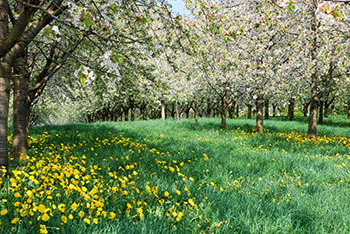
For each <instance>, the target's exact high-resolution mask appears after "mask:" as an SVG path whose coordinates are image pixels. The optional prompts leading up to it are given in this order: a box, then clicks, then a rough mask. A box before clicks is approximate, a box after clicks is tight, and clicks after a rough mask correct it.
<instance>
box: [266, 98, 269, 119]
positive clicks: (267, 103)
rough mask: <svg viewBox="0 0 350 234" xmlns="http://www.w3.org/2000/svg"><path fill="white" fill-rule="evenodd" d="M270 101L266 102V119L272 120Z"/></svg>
mask: <svg viewBox="0 0 350 234" xmlns="http://www.w3.org/2000/svg"><path fill="white" fill-rule="evenodd" d="M269 104H270V102H269V100H265V119H269V118H270V113H269Z"/></svg>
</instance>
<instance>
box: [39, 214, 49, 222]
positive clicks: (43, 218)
mask: <svg viewBox="0 0 350 234" xmlns="http://www.w3.org/2000/svg"><path fill="white" fill-rule="evenodd" d="M49 219H50V216H49V215H48V214H46V213H45V214H43V216H42V217H41V220H42V221H44V222H47V221H48V220H49Z"/></svg>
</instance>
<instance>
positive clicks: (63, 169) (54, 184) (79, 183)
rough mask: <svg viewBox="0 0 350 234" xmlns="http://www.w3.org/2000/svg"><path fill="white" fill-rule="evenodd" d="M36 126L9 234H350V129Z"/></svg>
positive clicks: (3, 208)
mask: <svg viewBox="0 0 350 234" xmlns="http://www.w3.org/2000/svg"><path fill="white" fill-rule="evenodd" d="M297 120H298V121H293V122H289V121H285V120H284V119H282V118H280V119H275V120H268V121H265V122H264V125H265V128H266V131H265V134H264V135H263V136H260V135H257V134H256V133H254V124H255V122H254V120H247V119H237V120H229V121H228V126H227V129H226V130H225V131H219V130H218V129H219V125H220V120H219V119H200V123H199V125H196V124H194V121H193V120H183V121H180V122H175V121H172V120H167V121H161V120H156V121H147V122H146V121H136V122H118V123H110V122H106V123H94V124H74V125H62V126H43V127H35V128H32V129H31V130H30V132H31V140H30V151H29V159H28V160H27V161H26V162H12V170H11V175H12V176H11V178H2V179H1V180H0V199H1V200H0V212H1V214H0V222H1V224H0V232H1V233H39V232H41V233H47V232H48V233H68V232H71V233H83V232H85V233H348V231H349V230H350V196H349V195H350V191H349V185H350V170H349V165H348V164H349V159H350V156H349V155H350V153H349V152H350V129H349V128H348V127H342V126H349V125H350V121H349V120H347V119H346V118H345V117H344V116H332V117H330V118H329V119H326V121H325V124H324V125H323V126H320V127H319V133H320V135H321V136H320V137H319V138H318V139H317V140H309V139H308V138H306V136H305V132H306V127H307V123H306V122H305V121H306V119H303V118H298V119H297Z"/></svg>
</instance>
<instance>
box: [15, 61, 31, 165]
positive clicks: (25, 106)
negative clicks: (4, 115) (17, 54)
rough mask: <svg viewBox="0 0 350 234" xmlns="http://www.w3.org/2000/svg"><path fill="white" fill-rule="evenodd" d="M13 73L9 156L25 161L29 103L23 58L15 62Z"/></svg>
mask: <svg viewBox="0 0 350 234" xmlns="http://www.w3.org/2000/svg"><path fill="white" fill-rule="evenodd" d="M14 72H15V74H14V76H13V83H14V94H13V143H12V150H11V155H12V157H13V158H20V159H21V160H25V159H26V158H27V150H28V125H29V116H30V107H31V101H30V98H29V96H28V82H29V74H28V72H27V70H26V59H25V58H24V57H21V58H18V59H17V60H16V66H15V67H14Z"/></svg>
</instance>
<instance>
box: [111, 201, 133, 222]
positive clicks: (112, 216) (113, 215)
mask: <svg viewBox="0 0 350 234" xmlns="http://www.w3.org/2000/svg"><path fill="white" fill-rule="evenodd" d="M128 204H129V203H128ZM115 216H116V214H115V213H114V212H111V213H110V214H109V217H108V218H109V219H114V218H115Z"/></svg>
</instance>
